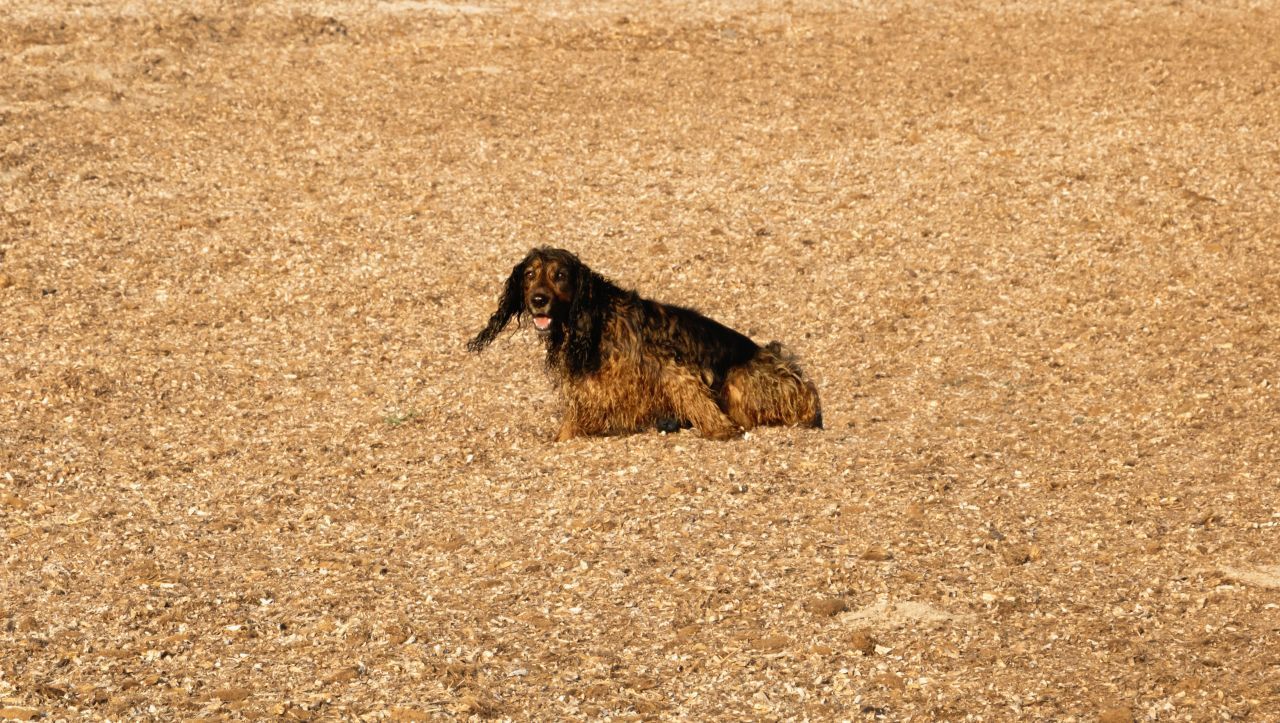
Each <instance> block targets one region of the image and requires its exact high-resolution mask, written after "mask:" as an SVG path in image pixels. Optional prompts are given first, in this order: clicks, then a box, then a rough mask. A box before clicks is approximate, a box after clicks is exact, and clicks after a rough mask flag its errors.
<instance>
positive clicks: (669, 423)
mask: <svg viewBox="0 0 1280 723" xmlns="http://www.w3.org/2000/svg"><path fill="white" fill-rule="evenodd" d="M653 426H655V427H657V428H658V431H659V432H666V433H667V434H674V433H676V432H679V431H680V430H681V429H684V428H685V427H687V426H689V425H687V424H682V423H681V422H680V420H679V419H676V418H675V417H664V418H662V419H659V420H658V421H657V423H655V424H654V425H653Z"/></svg>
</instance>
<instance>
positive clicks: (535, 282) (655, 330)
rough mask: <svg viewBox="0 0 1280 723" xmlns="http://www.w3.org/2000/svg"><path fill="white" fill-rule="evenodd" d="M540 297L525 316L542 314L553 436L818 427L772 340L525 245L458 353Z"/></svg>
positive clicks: (786, 358)
mask: <svg viewBox="0 0 1280 723" xmlns="http://www.w3.org/2000/svg"><path fill="white" fill-rule="evenodd" d="M547 298H550V302H549V303H548V304H547V310H546V312H545V313H544V312H543V311H537V313H538V314H539V315H542V316H549V317H550V318H551V325H550V329H549V330H548V331H547V332H545V333H544V334H543V339H544V341H545V344H546V349H547V356H546V364H547V369H548V370H549V371H550V372H551V375H552V378H553V380H554V382H555V384H556V386H557V387H558V389H559V391H560V396H561V399H562V401H563V403H564V418H563V421H562V423H561V426H560V430H559V433H558V434H557V435H556V440H557V441H563V440H566V439H571V438H573V437H577V436H581V435H599V434H623V433H629V432H637V431H641V430H644V429H650V428H653V427H655V426H656V427H659V428H662V429H668V430H670V429H675V428H677V427H687V426H693V427H696V428H697V429H698V431H699V432H701V433H702V435H703V436H706V437H710V438H713V439H729V438H732V437H736V436H738V435H740V434H741V433H742V431H743V430H746V429H751V428H752V427H756V426H760V425H793V426H805V427H818V428H820V427H822V411H821V405H820V404H819V401H818V392H817V389H816V388H815V387H814V385H813V383H812V382H810V381H809V380H807V379H806V378H805V376H804V373H803V372H802V371H801V369H800V366H799V364H798V363H797V362H796V359H795V357H793V356H792V355H791V354H789V353H788V352H787V351H785V350H784V349H783V348H782V345H781V344H779V343H778V342H772V343H770V344H767V345H765V346H759V345H757V344H756V343H755V342H753V341H751V339H749V338H747V337H746V336H744V335H742V334H740V333H738V332H736V331H734V330H733V329H730V328H729V327H727V326H724V325H723V324H720V323H719V322H717V321H715V320H713V319H709V318H707V317H706V316H703V315H702V314H699V313H698V312H696V311H694V310H692V309H687V308H684V307H681V306H674V305H671V304H662V303H658V302H656V301H650V300H649V299H644V298H641V297H640V296H639V295H638V294H636V293H635V292H634V291H628V290H625V289H622V288H620V287H618V286H617V285H615V284H614V283H613V282H611V281H609V280H608V279H606V278H604V277H603V276H601V275H599V274H597V273H595V272H594V271H592V270H591V269H590V268H588V267H587V266H586V265H585V264H583V263H582V262H581V261H579V260H578V257H577V256H574V255H573V254H572V253H570V252H568V251H564V250H563V249H553V248H546V247H543V248H535V249H533V250H532V251H530V252H529V254H528V256H526V257H525V258H524V259H523V260H522V261H521V262H520V263H519V264H516V266H515V268H513V269H512V271H511V275H510V276H509V277H508V278H507V281H506V284H505V286H504V288H503V291H502V294H501V296H500V297H499V299H498V308H497V310H496V311H494V313H493V315H492V316H490V318H489V323H488V324H487V325H486V326H485V328H484V329H483V330H481V331H480V333H479V334H477V335H476V336H475V338H474V339H472V340H471V341H470V343H468V344H467V348H468V349H469V350H470V351H472V352H479V351H481V350H482V349H484V348H485V347H486V346H488V345H489V344H490V343H491V342H492V341H493V340H494V339H495V338H496V337H497V335H498V334H499V333H500V332H501V331H502V330H503V329H504V328H506V326H507V325H508V323H510V322H511V320H512V319H515V320H516V321H517V324H519V323H520V321H521V320H522V319H523V318H524V317H527V316H533V315H534V313H535V309H534V307H535V306H536V305H537V304H538V303H540V302H542V300H543V299H547Z"/></svg>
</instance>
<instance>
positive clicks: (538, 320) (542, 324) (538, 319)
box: [533, 316, 551, 331]
mask: <svg viewBox="0 0 1280 723" xmlns="http://www.w3.org/2000/svg"><path fill="white" fill-rule="evenodd" d="M533 325H534V326H536V327H538V331H546V330H547V329H550V328H551V317H549V316H535V317H533Z"/></svg>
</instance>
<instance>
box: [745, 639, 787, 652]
mask: <svg viewBox="0 0 1280 723" xmlns="http://www.w3.org/2000/svg"><path fill="white" fill-rule="evenodd" d="M790 644H791V640H789V639H788V638H787V636H785V635H766V636H764V637H761V638H756V639H755V640H754V641H752V644H751V647H753V648H755V649H756V650H758V651H760V652H761V653H776V652H778V651H780V650H782V649H783V648H785V647H787V646H788V645H790Z"/></svg>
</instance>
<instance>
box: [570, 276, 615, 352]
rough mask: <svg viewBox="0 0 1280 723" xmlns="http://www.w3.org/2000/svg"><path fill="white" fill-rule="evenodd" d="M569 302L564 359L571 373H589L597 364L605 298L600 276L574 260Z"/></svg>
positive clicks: (602, 328) (602, 280) (602, 329)
mask: <svg viewBox="0 0 1280 723" xmlns="http://www.w3.org/2000/svg"><path fill="white" fill-rule="evenodd" d="M574 275H575V277H576V278H575V281H574V289H573V303H572V304H570V306H569V325H570V328H569V338H568V339H567V341H566V343H565V349H564V352H565V359H566V361H567V362H568V364H569V369H570V370H571V371H572V372H573V373H575V374H582V373H590V372H594V371H596V369H598V368H599V367H600V335H601V334H602V333H603V331H604V315H605V310H606V304H607V299H605V298H603V297H604V296H605V295H604V294H603V293H601V292H602V285H603V283H604V279H603V278H602V277H601V276H599V275H598V274H596V273H595V272H594V271H592V270H591V269H589V268H587V266H586V264H583V263H582V262H580V261H578V260H577V259H576V258H575V259H574Z"/></svg>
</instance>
